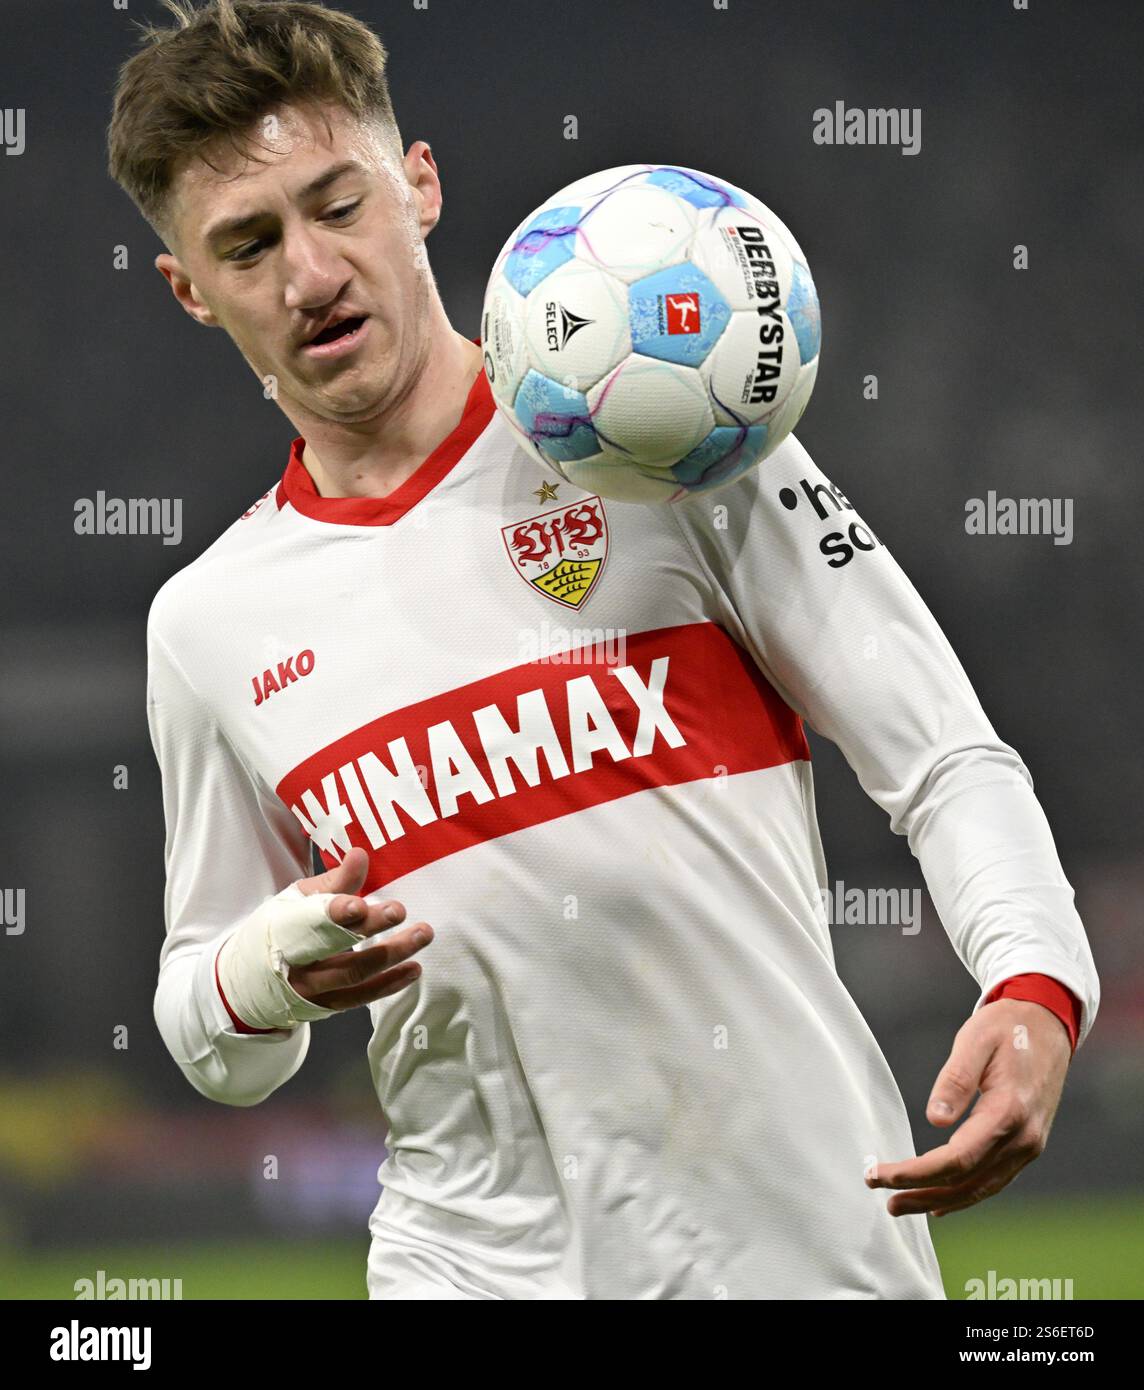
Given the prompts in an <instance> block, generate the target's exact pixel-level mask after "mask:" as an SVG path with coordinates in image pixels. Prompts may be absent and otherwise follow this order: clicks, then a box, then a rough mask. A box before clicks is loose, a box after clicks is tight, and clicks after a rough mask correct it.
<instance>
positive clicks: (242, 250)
mask: <svg viewBox="0 0 1144 1390" xmlns="http://www.w3.org/2000/svg"><path fill="white" fill-rule="evenodd" d="M265 244H266V243H265V242H264V241H263V240H262V239H261V238H259V240H258V241H248V242H245V243H244V244H243V245H242V246H238V247H236V248H235V249H234V250H233V251H228V252H227V253H226V255H225V256H224V257H223V260H224V261H234V262H236V263H241V262H242V261H250V260H253V259H254V257H255V256H257V255H258V253H259V251H261V250H262V248H263V246H264V245H265Z"/></svg>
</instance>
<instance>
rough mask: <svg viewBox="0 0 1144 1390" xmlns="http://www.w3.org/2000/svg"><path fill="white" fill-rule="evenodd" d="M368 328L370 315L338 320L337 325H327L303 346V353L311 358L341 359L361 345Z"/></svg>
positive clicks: (358, 315)
mask: <svg viewBox="0 0 1144 1390" xmlns="http://www.w3.org/2000/svg"><path fill="white" fill-rule="evenodd" d="M368 327H369V315H368V314H357V315H355V316H353V317H351V318H345V319H338V320H337V321H336V322H335V323H330V324H327V325H326V327H325V328H323V329H322V331H321V332H320V333H318V334H316V335H315V336H314V337H313V338H311V339H310V341H309V342H308V343H306V344H305V345H304V346H303V351H304V352H305V353H306V354H307V355H308V356H310V357H323V358H325V357H339V356H341V355H342V354H343V353H346V352H352V351H353V350H354V348H356V347H358V346H359V345H360V343H361V342H362V340H363V339H364V338H365V335H366V331H367V329H368Z"/></svg>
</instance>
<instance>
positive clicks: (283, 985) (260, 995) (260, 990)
mask: <svg viewBox="0 0 1144 1390" xmlns="http://www.w3.org/2000/svg"><path fill="white" fill-rule="evenodd" d="M340 896H341V895H340V894H338V893H310V894H308V895H307V894H305V893H302V892H301V891H300V890H299V889H298V888H297V886H296V885H295V884H291V885H290V887H289V888H284V889H283V890H282V892H281V893H278V894H276V895H275V896H274V897H270V898H265V899H264V900H263V901H262V902H261V903H260V904H259V905H258V907H256V908H255V910H254V911H253V912H252V913H251V914H250V916H249V917H248V918H247V919H246V921H245V922H243V923H242V925H241V926H239V927H238V928H237V929H236V930H235V931H234V932H232V933H231V935H230V936H228V937H227V939H226V941H224V942H223V945H222V949H221V950H220V951H219V954H218V962H217V967H218V978H219V984H220V985H221V986H222V992H223V994H225V996H226V1000H227V1003H228V1004H229V1005H230V1007H231V1008H232V1009H233V1010H234V1012H235V1013H236V1014H237V1015H238V1017H239V1018H241V1019H242V1021H243V1022H244V1023H246V1024H248V1025H249V1026H250V1027H251V1028H295V1027H297V1025H298V1024H299V1023H306V1022H311V1021H313V1020H315V1019H319V1018H329V1016H330V1014H332V1013H336V1012H337V1010H336V1009H326V1008H323V1007H322V1006H321V1005H320V1004H313V1003H311V1002H310V1000H308V999H303V998H302V996H301V995H300V994H299V993H298V992H297V991H296V990H294V989H292V988H291V986H290V982H289V980H288V979H287V976H288V974H289V970H290V967H291V966H292V965H309V964H310V962H311V961H315V960H322V959H323V958H324V957H325V956H332V955H334V954H335V953H336V952H338V951H346V950H349V949H350V947H352V946H356V945H357V944H358V942H359V941H361V939H362V938H361V936H359V935H358V933H357V932H352V931H350V930H349V929H348V928H347V927H339V926H338V924H337V923H336V922H332V921H331V920H330V916H329V906H330V903H331V902H333V900H334V898H336V897H340Z"/></svg>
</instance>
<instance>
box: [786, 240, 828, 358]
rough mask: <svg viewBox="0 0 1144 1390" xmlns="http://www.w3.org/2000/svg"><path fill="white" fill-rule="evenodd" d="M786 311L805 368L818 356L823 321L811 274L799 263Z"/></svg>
mask: <svg viewBox="0 0 1144 1390" xmlns="http://www.w3.org/2000/svg"><path fill="white" fill-rule="evenodd" d="M786 311H787V318H789V319H790V322H791V327H792V328H793V329H794V336H795V341H796V342H797V343H798V355H799V360H800V361H801V362H802V364H803V366H804V367H805V366H806V364H807V363H808V362H813V361H814V359H815V357H817V356H818V349H819V347H820V346H821V343H822V319H821V316H820V314H819V308H818V295H816V294H815V292H814V282H813V281H812V280H811V278H810V272H809V271H808V270H807V268H806V266H804V265H801V264H800V263H799V262H798V261H795V263H794V274H793V275H792V276H791V283H790V297H789V298H788V299H787V308H786Z"/></svg>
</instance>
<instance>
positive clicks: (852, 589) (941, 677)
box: [674, 435, 1100, 1046]
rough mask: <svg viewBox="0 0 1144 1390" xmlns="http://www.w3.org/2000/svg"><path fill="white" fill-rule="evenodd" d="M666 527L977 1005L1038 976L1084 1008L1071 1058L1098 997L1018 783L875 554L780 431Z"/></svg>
mask: <svg viewBox="0 0 1144 1390" xmlns="http://www.w3.org/2000/svg"><path fill="white" fill-rule="evenodd" d="M674 513H675V515H676V517H677V519H678V521H679V524H680V527H681V529H682V531H683V533H684V536H685V538H686V539H687V541H688V543H689V544H690V546H691V548H692V550H693V552H694V554H695V556H696V559H697V561H698V563H699V564H700V566H701V567H702V569H703V570H704V571H705V573H706V576H707V579H708V581H709V582H710V583H711V584H712V585H713V586H714V588H715V591H716V594H717V598H718V602H719V605H720V610H721V613H722V617H721V622H722V624H723V625H724V626H725V627H726V628H727V631H728V632H729V633H730V634H731V635H732V636H733V637H734V638H735V639H736V640H737V641H738V642H740V643H741V644H742V645H743V646H744V647H745V648H746V649H747V651H748V652H749V653H750V654H751V656H752V657H753V658H754V660H755V661H756V662H757V663H758V665H759V667H760V669H761V670H762V671H763V673H764V674H765V675H766V676H767V678H768V680H769V681H770V682H771V684H772V685H773V686H774V687H775V689H776V690H777V691H778V692H779V694H780V695H782V697H783V698H784V699H785V700H786V701H787V703H788V704H789V705H790V706H791V708H792V709H794V710H795V711H796V713H798V714H799V715H800V716H801V717H802V718H803V719H804V720H805V721H806V723H807V724H808V725H809V726H810V727H811V728H812V729H814V730H815V731H816V732H817V733H820V734H822V735H823V736H825V737H826V738H828V739H830V740H831V742H833V743H835V744H837V745H838V747H839V749H840V750H841V751H842V753H843V755H844V757H845V758H846V761H847V762H848V763H849V764H850V766H851V767H852V768H853V769H854V772H855V774H856V775H857V777H858V780H859V782H860V783H861V785H862V787H863V789H864V790H865V792H866V794H867V795H868V796H869V797H871V798H872V799H873V800H874V801H875V802H876V803H877V804H878V805H879V806H881V808H882V809H883V810H884V811H885V812H886V813H887V815H888V816H889V818H890V828H891V829H892V830H893V832H894V833H895V834H898V835H905V836H907V838H908V842H909V846H910V849H911V851H912V852H913V854H914V856H915V858H916V859H917V860H918V863H919V865H920V866H921V870H922V873H923V875H924V877H925V881H926V884H927V886H928V888H929V891H930V896H931V897H932V899H933V902H934V906H935V907H936V908H937V911H938V915H939V916H940V918H941V921H942V923H943V925H944V927H945V930H946V932H947V933H948V935H949V938H950V941H951V942H952V943H953V946H954V949H955V950H956V951H957V954H958V955H959V956H960V958H961V960H962V962H963V964H964V965H965V967H966V969H967V970H968V971H969V972H970V974H971V975H972V976H973V978H974V979H975V980H976V981H977V984H978V985H979V987H980V991H981V992H980V995H979V997H978V1000H977V1004H976V1005H975V1009H976V1008H980V1007H981V1005H982V1003H983V1002H984V1000H985V998H986V997H987V995H988V994H989V992H990V991H991V990H992V989H993V988H994V987H995V986H996V985H998V984H1000V983H1001V982H1002V981H1004V980H1007V979H1009V978H1010V977H1011V976H1013V975H1021V974H1026V973H1039V974H1043V975H1047V976H1050V977H1051V978H1053V979H1055V980H1058V981H1059V982H1060V983H1061V984H1063V985H1066V986H1067V987H1068V988H1069V989H1071V990H1072V992H1073V993H1074V994H1075V995H1076V996H1077V998H1078V999H1079V1000H1080V1002H1081V1005H1082V1016H1081V1024H1080V1033H1079V1037H1078V1046H1079V1044H1080V1043H1081V1042H1083V1040H1084V1038H1085V1037H1086V1036H1087V1034H1088V1031H1089V1030H1090V1028H1091V1027H1092V1022H1093V1019H1094V1018H1095V1015H1096V1011H1097V1007H1098V1005H1099V1002H1100V985H1099V981H1098V978H1097V974H1096V967H1095V965H1094V963H1093V959H1092V953H1091V950H1090V948H1089V944H1088V940H1087V937H1086V935H1085V931H1084V927H1083V925H1082V923H1081V921H1080V918H1079V917H1078V915H1077V912H1076V908H1075V906H1074V901H1073V896H1074V895H1073V889H1072V887H1071V885H1070V884H1069V882H1068V880H1067V879H1066V878H1065V875H1064V871H1063V869H1062V867H1061V863H1060V860H1059V858H1058V855H1057V851H1056V846H1055V844H1054V842H1053V836H1052V832H1051V830H1050V828H1049V825H1048V822H1047V821H1046V819H1045V815H1044V812H1043V810H1042V809H1041V805H1040V802H1039V801H1038V800H1037V798H1036V796H1035V795H1034V793H1033V781H1032V777H1031V776H1030V774H1029V772H1028V769H1027V768H1026V767H1025V764H1024V763H1023V762H1022V760H1021V758H1020V757H1019V755H1018V754H1017V753H1016V752H1015V751H1014V749H1013V748H1011V747H1010V746H1009V745H1008V744H1006V743H1004V742H1002V740H1001V739H1000V738H999V737H998V735H997V733H996V732H995V731H994V729H993V726H992V724H991V723H990V722H989V720H988V718H987V717H986V715H985V712H984V710H983V709H982V708H981V704H980V702H979V700H978V698H977V696H976V694H975V692H974V690H973V687H972V686H971V685H970V682H969V679H968V677H967V676H966V674H965V671H964V669H963V668H962V666H961V664H960V662H959V661H958V659H957V657H956V655H955V654H954V651H953V649H952V647H951V646H950V645H949V642H948V641H947V640H946V638H945V635H944V633H943V632H942V631H941V628H940V627H939V626H938V623H937V620H936V619H935V618H934V616H933V614H932V613H930V611H929V609H928V608H927V607H926V605H925V603H924V602H923V601H922V599H921V597H920V596H919V595H918V593H917V591H916V590H915V589H914V587H913V585H912V584H911V583H910V581H909V579H908V578H907V577H906V575H905V574H904V572H903V571H902V569H901V568H900V567H899V565H898V564H897V562H896V561H895V560H894V559H893V557H892V556H891V555H890V553H889V551H888V550H887V549H886V547H885V546H884V545H882V544H881V543H880V542H879V541H878V539H877V537H876V536H875V534H874V533H873V532H872V531H871V530H870V528H869V527H867V526H866V524H865V523H864V522H863V520H862V518H861V516H860V515H859V514H858V512H857V511H855V510H854V509H853V507H852V506H851V504H850V502H849V501H848V500H847V499H846V498H845V496H843V494H842V493H840V492H839V491H838V489H837V488H835V487H834V484H833V483H831V482H830V481H829V480H828V479H827V478H826V477H825V476H824V475H823V474H822V472H821V471H820V469H819V468H818V467H817V466H816V464H815V463H814V461H813V460H812V459H811V457H810V455H809V454H808V453H807V451H806V450H805V449H804V448H803V446H802V445H801V444H800V443H799V442H798V440H796V439H795V437H794V436H793V435H790V436H788V438H787V439H786V440H785V441H784V442H783V443H782V444H781V445H780V446H779V448H778V449H776V451H775V453H774V454H773V455H772V456H771V457H770V458H769V459H767V460H765V461H764V462H763V464H762V465H761V467H760V468H758V469H753V470H751V471H750V472H749V473H747V474H746V475H744V477H742V478H741V479H739V480H737V481H736V482H735V483H733V484H731V485H730V486H729V487H727V488H725V489H722V490H720V491H718V492H714V493H711V494H709V495H706V496H705V495H704V494H702V493H697V494H695V495H694V496H693V497H690V498H688V499H686V500H685V501H683V502H681V503H679V504H676V506H675V508H674Z"/></svg>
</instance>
